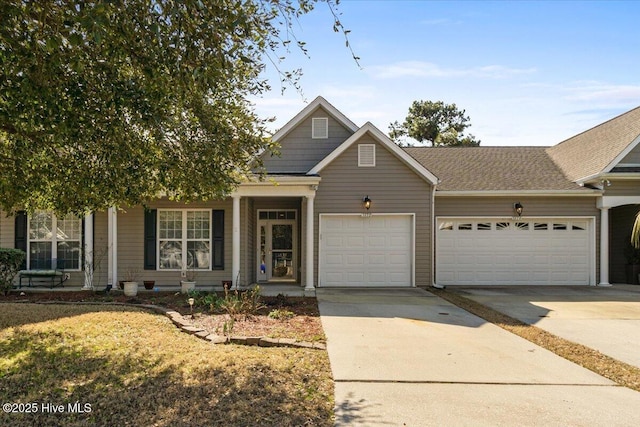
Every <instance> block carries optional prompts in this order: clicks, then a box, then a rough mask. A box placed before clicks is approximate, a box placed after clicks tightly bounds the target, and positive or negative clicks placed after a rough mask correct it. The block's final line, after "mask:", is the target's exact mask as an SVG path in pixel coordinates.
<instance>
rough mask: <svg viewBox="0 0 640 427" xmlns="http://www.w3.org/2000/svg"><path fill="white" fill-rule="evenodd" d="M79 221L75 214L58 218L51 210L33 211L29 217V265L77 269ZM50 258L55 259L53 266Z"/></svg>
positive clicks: (80, 234) (40, 267)
mask: <svg viewBox="0 0 640 427" xmlns="http://www.w3.org/2000/svg"><path fill="white" fill-rule="evenodd" d="M81 241H82V220H80V219H79V218H78V217H76V216H75V215H71V214H69V215H67V216H65V217H62V218H57V217H56V216H55V215H54V214H53V213H51V212H46V211H36V212H35V213H34V214H33V215H32V216H30V220H29V248H28V253H29V268H30V269H52V268H58V267H64V269H65V270H79V269H80V252H81V250H80V247H81ZM53 260H57V262H56V263H55V265H54V262H53Z"/></svg>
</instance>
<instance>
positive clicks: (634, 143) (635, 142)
mask: <svg viewBox="0 0 640 427" xmlns="http://www.w3.org/2000/svg"><path fill="white" fill-rule="evenodd" d="M638 143H640V135H638V136H637V137H636V139H634V140H633V141H632V142H631V144H629V145H627V148H625V149H624V150H622V151H621V152H620V154H618V155H617V156H616V158H615V159H613V161H612V162H611V163H609V164H608V165H607V167H606V168H604V170H603V171H602V173H608V172H611V170H612V169H613V168H615V167H616V166H618V163H620V162H621V161H622V159H624V158H625V157H626V156H627V154H629V153H630V152H631V151H632V150H633V149H634V148H636V146H637V145H638Z"/></svg>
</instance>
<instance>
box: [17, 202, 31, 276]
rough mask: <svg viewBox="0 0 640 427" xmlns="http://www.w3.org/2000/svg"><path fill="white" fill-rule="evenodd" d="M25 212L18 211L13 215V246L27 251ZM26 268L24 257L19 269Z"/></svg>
mask: <svg viewBox="0 0 640 427" xmlns="http://www.w3.org/2000/svg"><path fill="white" fill-rule="evenodd" d="M27 233H28V230H27V213H26V212H25V211H18V212H17V213H16V217H15V242H14V248H16V249H20V250H21V251H24V253H27ZM26 268H27V258H26V257H25V259H24V261H23V262H22V265H21V266H20V269H21V270H24V269H26Z"/></svg>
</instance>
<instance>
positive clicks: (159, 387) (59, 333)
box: [0, 303, 333, 426]
mask: <svg viewBox="0 0 640 427" xmlns="http://www.w3.org/2000/svg"><path fill="white" fill-rule="evenodd" d="M0 400H1V401H2V402H3V403H4V402H15V403H23V404H24V403H29V402H39V403H51V404H55V405H64V406H65V409H68V407H67V405H68V404H69V403H75V402H79V403H80V404H85V403H87V404H90V405H91V408H90V409H91V412H88V413H68V411H66V412H65V413H63V414H60V413H46V412H43V411H38V413H35V414H33V413H32V414H17V413H9V414H7V413H0V425H12V426H32V425H65V426H79V425H122V426H138V425H148V426H182V425H225V426H227V425H234V426H254V425H274V426H275V425H278V426H298V425H314V426H315V425H320V426H324V425H326V426H329V425H332V424H333V381H332V379H331V371H330V368H329V361H328V357H327V354H326V352H324V351H318V350H308V349H293V348H260V347H247V346H236V345H217V346H214V345H212V344H210V343H208V342H205V341H202V340H199V339H197V338H195V337H193V336H191V335H187V334H184V333H181V332H179V331H178V330H177V329H176V328H175V327H174V326H173V325H172V324H171V322H170V321H169V320H168V319H167V318H166V317H164V316H160V315H155V314H151V313H148V312H144V311H140V310H137V309H135V308H128V307H113V306H101V307H98V306H73V305H64V306H60V305H42V304H10V303H7V304H2V305H1V306H0Z"/></svg>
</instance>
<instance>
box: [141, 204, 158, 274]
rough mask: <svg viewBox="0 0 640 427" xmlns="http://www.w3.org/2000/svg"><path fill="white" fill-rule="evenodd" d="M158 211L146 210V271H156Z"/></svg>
mask: <svg viewBox="0 0 640 427" xmlns="http://www.w3.org/2000/svg"><path fill="white" fill-rule="evenodd" d="M157 221H158V210H157V209H145V210H144V269H145V270H155V269H156V244H157V243H156V228H157V227H156V225H157Z"/></svg>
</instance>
